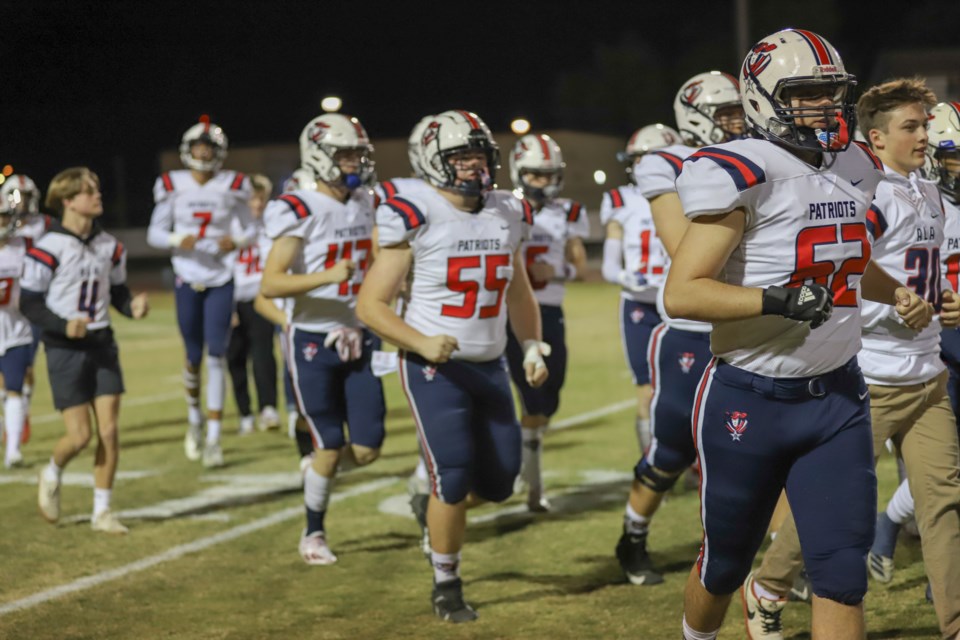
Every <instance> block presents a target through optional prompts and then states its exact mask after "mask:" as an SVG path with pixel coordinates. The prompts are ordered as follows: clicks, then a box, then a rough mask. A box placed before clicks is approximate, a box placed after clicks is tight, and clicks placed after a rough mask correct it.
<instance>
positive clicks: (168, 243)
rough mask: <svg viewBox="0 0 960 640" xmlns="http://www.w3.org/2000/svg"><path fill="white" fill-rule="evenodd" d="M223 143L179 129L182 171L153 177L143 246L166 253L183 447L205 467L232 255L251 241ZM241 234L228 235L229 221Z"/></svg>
mask: <svg viewBox="0 0 960 640" xmlns="http://www.w3.org/2000/svg"><path fill="white" fill-rule="evenodd" d="M226 156H227V136H226V134H224V133H223V129H221V128H220V127H218V126H217V125H215V124H213V123H211V122H209V120H207V119H206V118H204V119H202V120H201V121H200V122H199V123H197V124H195V125H193V126H192V127H190V128H189V129H187V131H186V133H184V134H183V139H182V141H181V143H180V160H181V161H182V162H183V164H184V166H186V167H187V168H186V169H183V170H178V171H170V172H168V173H164V174H162V175H161V176H160V177H159V178H157V181H156V184H155V185H154V188H153V195H154V200H155V201H156V203H157V204H156V207H155V208H154V210H153V217H152V218H151V219H150V228H149V229H148V231H147V242H148V243H149V244H150V246H151V247H154V248H157V249H170V250H171V251H172V253H173V258H172V262H173V271H174V274H175V275H176V288H175V290H174V297H175V300H176V307H177V324H178V326H179V328H180V334H181V335H182V336H183V343H184V347H185V348H186V362H185V364H184V369H183V382H184V386H185V388H186V392H187V393H186V398H187V422H188V428H187V432H186V434H185V436H184V441H183V448H184V453H185V454H186V456H187V458H188V459H189V460H199V459H201V457H202V458H203V465H204V466H205V467H219V466H222V465H223V449H222V448H221V446H220V428H221V421H222V419H223V401H224V395H225V394H226V371H225V369H226V358H225V356H226V353H227V346H228V343H229V340H230V319H231V317H232V315H233V264H234V258H233V251H234V250H235V249H238V248H244V247H247V246H249V245H250V244H251V243H252V242H253V238H254V227H253V223H252V220H251V218H250V208H249V205H248V203H249V201H250V180H249V178H247V177H246V176H245V175H244V174H242V173H238V172H236V171H222V170H221V167H222V166H223V161H224V159H225V158H226ZM235 220H236V221H238V223H239V228H240V229H241V231H240V232H239V234H238V235H234V231H235V229H236V228H237V227H235V226H234V225H235V222H234V221H235ZM204 347H206V351H207V359H206V362H207V403H206V404H207V433H206V440H205V442H204V443H203V444H201V440H202V437H203V416H202V414H201V412H200V363H201V361H202V360H203V353H204Z"/></svg>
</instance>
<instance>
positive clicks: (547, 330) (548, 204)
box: [507, 133, 590, 512]
mask: <svg viewBox="0 0 960 640" xmlns="http://www.w3.org/2000/svg"><path fill="white" fill-rule="evenodd" d="M565 166H566V164H565V163H564V161H563V153H562V152H561V150H560V145H558V144H557V143H556V141H554V139H553V138H551V137H550V136H548V135H545V134H532V133H531V134H529V135H525V136H523V137H522V138H520V139H519V140H517V142H516V143H515V144H514V145H513V149H512V150H511V152H510V179H511V180H512V182H513V187H514V194H515V195H518V196H519V197H520V198H521V204H522V206H523V208H524V210H525V211H526V212H527V213H529V214H530V215H532V216H533V227H531V229H530V230H529V237H528V238H527V240H526V241H525V242H524V245H523V256H524V264H525V265H526V269H527V277H528V279H529V280H530V284H531V286H532V287H533V293H534V296H535V297H536V298H537V303H538V304H539V306H540V321H541V323H542V329H541V331H542V334H543V341H544V342H545V343H547V344H548V345H550V354H549V355H547V356H545V357H544V361H545V362H546V364H547V369H548V370H549V371H550V377H549V378H547V382H546V383H545V384H543V385H541V386H539V387H536V388H534V387H531V386H530V384H529V383H528V382H527V380H526V375H525V372H524V369H523V356H524V354H523V347H522V346H521V345H520V341H519V340H517V338H516V336H515V335H514V334H513V332H512V331H508V334H507V362H509V364H510V377H511V378H512V379H513V383H514V385H516V387H517V391H518V393H519V396H520V406H521V409H522V415H521V417H520V426H521V427H522V431H521V434H522V439H523V453H522V462H521V465H520V479H521V480H522V481H523V482H522V483H523V484H525V485H526V487H527V508H528V509H530V511H534V512H544V511H548V510H549V508H550V504H549V502H548V501H547V499H546V498H545V497H544V495H543V473H542V470H541V450H542V440H543V434H544V432H545V431H546V430H547V426H548V425H549V423H550V418H551V417H552V416H553V414H555V413H556V412H557V408H558V407H559V406H560V390H561V389H562V388H563V380H564V377H565V376H566V371H567V344H566V337H565V329H564V320H563V307H562V304H563V297H564V292H565V287H564V283H565V282H568V281H571V280H578V279H580V278H581V277H582V275H583V272H584V269H585V268H586V266H587V254H586V250H585V249H584V247H583V238H586V237H587V236H589V235H590V222H589V220H588V219H587V211H586V208H585V207H584V206H583V205H582V204H581V203H579V202H576V201H574V200H569V199H567V198H560V193H561V191H562V190H563V170H564V167H565Z"/></svg>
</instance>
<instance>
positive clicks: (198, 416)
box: [187, 404, 203, 427]
mask: <svg viewBox="0 0 960 640" xmlns="http://www.w3.org/2000/svg"><path fill="white" fill-rule="evenodd" d="M187 422H188V423H190V426H191V427H199V426H200V425H201V424H203V414H202V413H200V405H198V404H195V405H191V406H189V407H187Z"/></svg>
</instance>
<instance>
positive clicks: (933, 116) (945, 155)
mask: <svg viewBox="0 0 960 640" xmlns="http://www.w3.org/2000/svg"><path fill="white" fill-rule="evenodd" d="M927 162H928V165H929V169H928V171H927V177H928V178H930V179H931V180H935V181H936V182H937V186H939V187H940V191H941V192H942V193H943V194H944V195H945V196H948V197H949V198H950V199H951V200H952V201H953V202H957V201H958V200H960V175H958V173H960V102H941V103H940V104H938V105H937V106H935V107H934V108H933V109H931V110H930V120H929V128H928V129H927ZM947 162H949V163H950V164H951V165H952V171H948V170H947V166H946V163H947Z"/></svg>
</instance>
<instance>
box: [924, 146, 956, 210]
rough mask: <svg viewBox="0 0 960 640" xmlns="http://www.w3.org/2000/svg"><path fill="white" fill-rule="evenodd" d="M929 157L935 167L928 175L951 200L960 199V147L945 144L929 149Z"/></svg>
mask: <svg viewBox="0 0 960 640" xmlns="http://www.w3.org/2000/svg"><path fill="white" fill-rule="evenodd" d="M927 158H928V160H929V161H930V163H931V164H932V169H933V171H932V172H930V173H929V175H928V177H929V178H930V179H932V180H934V181H936V183H937V187H939V189H940V192H941V193H942V194H943V195H945V196H946V197H947V198H949V199H950V201H951V202H954V203H955V202H958V201H960V148H958V147H956V146H946V145H944V146H941V147H939V148H937V149H935V150H933V151H932V152H931V151H930V150H929V149H928V152H927Z"/></svg>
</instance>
